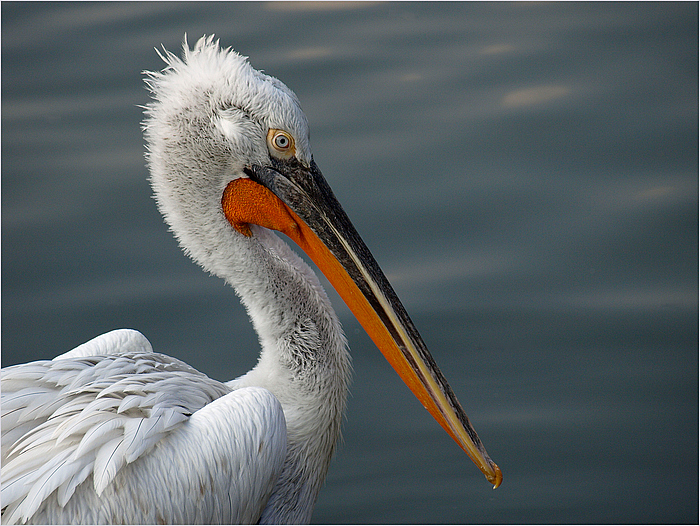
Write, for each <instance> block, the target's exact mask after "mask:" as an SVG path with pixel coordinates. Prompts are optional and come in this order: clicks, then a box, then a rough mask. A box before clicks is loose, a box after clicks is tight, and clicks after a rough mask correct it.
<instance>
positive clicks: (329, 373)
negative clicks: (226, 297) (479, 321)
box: [2, 36, 502, 524]
mask: <svg viewBox="0 0 700 526" xmlns="http://www.w3.org/2000/svg"><path fill="white" fill-rule="evenodd" d="M160 55H161V57H162V58H163V60H164V61H165V63H166V67H165V68H164V69H163V70H162V71H159V72H146V83H147V86H148V88H149V90H150V92H151V95H152V101H151V102H150V103H149V104H148V105H147V106H146V107H145V119H144V124H143V129H144V136H145V141H146V145H147V153H146V157H147V162H148V166H149V170H150V182H151V185H152V188H153V192H154V195H155V199H156V202H157V205H158V208H159V210H160V212H161V213H162V214H163V216H164V218H165V221H166V222H167V223H168V225H169V226H170V229H171V230H172V231H173V233H174V235H175V236H176V238H177V239H178V241H179V243H180V245H181V246H182V248H183V249H184V251H185V253H186V254H188V255H189V256H190V257H191V258H192V259H193V260H194V261H195V262H197V263H198V264H199V265H200V266H201V267H202V268H203V269H204V270H206V271H208V272H210V273H212V274H215V275H217V276H219V277H221V278H223V279H224V280H225V281H226V282H227V283H228V284H229V285H230V286H231V287H233V288H234V290H235V291H236V293H237V294H238V296H239V297H240V299H241V301H242V303H243V304H244V306H245V308H246V310H247V312H248V314H249V316H250V319H251V321H252V323H253V325H254V327H255V330H256V332H257V334H258V337H259V340H260V345H261V352H260V358H259V361H258V363H257V364H256V366H255V367H254V368H253V369H252V370H251V371H250V372H248V373H246V374H244V375H243V376H241V377H239V378H237V379H235V380H232V381H230V382H226V383H222V382H218V381H215V380H213V379H210V378H208V377H207V376H206V375H204V374H202V373H200V372H198V371H196V370H195V369H193V368H192V367H190V366H189V365H187V364H185V363H183V362H181V361H180V360H177V359H175V358H171V357H169V356H166V355H164V354H159V353H156V352H154V351H153V349H152V348H151V344H150V343H149V342H148V340H147V339H146V338H145V337H144V336H143V335H141V333H139V332H137V331H134V330H127V329H121V330H116V331H112V332H109V333H106V334H104V335H102V336H98V337H97V338H95V339H93V340H91V341H88V342H87V343H85V344H83V345H80V346H79V347H77V348H75V349H73V350H71V351H69V352H67V353H65V354H62V355H60V356H57V357H56V358H54V359H53V360H46V361H37V362H32V363H27V364H22V365H16V366H11V367H7V368H5V369H3V371H2V507H3V508H2V521H3V522H4V523H8V524H10V523H62V524H70V523H92V524H105V523H131V524H144V523H146V524H166V523H167V524H177V523H179V524H185V523H189V524H192V523H197V524H202V523H227V524H232V523H258V522H259V523H306V522H309V521H310V519H311V514H312V512H313V508H314V505H315V502H316V499H317V496H318V493H319V490H320V488H321V485H322V483H323V481H324V480H325V477H326V473H327V471H328V466H329V462H330V459H331V456H332V454H333V450H334V447H335V444H336V442H337V440H338V437H339V435H340V430H341V420H342V417H343V414H344V411H345V406H346V397H347V393H348V388H349V381H350V375H351V366H350V355H349V352H348V349H347V344H346V340H345V337H344V335H343V332H342V329H341V326H340V323H339V321H338V318H337V316H336V314H335V313H334V311H333V308H332V306H331V303H330V301H329V299H328V297H327V296H326V293H325V292H324V290H323V288H322V287H321V284H320V282H319V280H318V278H317V276H316V275H315V274H314V272H313V271H312V270H311V268H310V267H309V266H308V265H307V264H306V263H305V262H304V261H303V260H302V259H301V258H300V257H299V256H298V255H297V254H295V253H294V252H293V250H292V249H291V248H290V246H289V245H288V244H287V243H286V242H285V241H283V238H281V237H279V236H278V234H276V233H275V232H274V231H277V232H281V233H283V234H285V235H286V237H288V238H289V239H291V240H292V241H294V242H295V243H296V245H298V246H299V247H300V248H301V249H302V250H303V251H304V252H306V254H307V255H308V256H309V257H310V258H311V259H312V260H313V261H314V263H315V264H316V266H317V267H318V268H319V269H320V270H321V271H322V272H323V273H324V274H325V276H326V277H327V278H328V280H329V281H330V283H331V284H332V286H333V287H334V288H335V289H336V290H337V291H338V293H339V295H340V296H341V298H342V299H343V300H344V301H345V302H346V303H347V305H348V306H349V308H350V309H351V311H352V312H353V314H354V315H355V316H356V317H357V319H358V321H359V322H360V323H361V325H362V326H363V327H364V329H365V330H366V331H367V333H368V334H369V335H370V337H371V338H372V340H373V341H374V343H375V344H376V345H377V347H378V348H379V349H380V351H381V352H382V353H383V354H384V356H385V357H386V358H387V360H388V361H389V363H390V364H391V365H392V366H393V368H394V369H395V370H396V372H397V373H398V374H399V376H400V377H401V378H402V380H403V381H404V382H405V383H406V384H407V386H408V387H409V388H410V389H411V391H412V392H413V393H414V395H415V396H416V397H417V398H418V400H419V401H420V402H421V404H423V406H424V407H425V408H426V409H427V410H428V411H429V412H430V414H432V416H433V417H434V418H435V420H437V422H438V423H439V424H440V425H441V426H442V427H443V428H444V429H445V431H447V433H448V434H449V435H450V436H451V437H452V438H453V439H454V440H455V441H456V442H457V444H458V445H459V446H460V447H461V448H462V449H463V450H464V451H465V452H466V453H467V455H469V457H470V458H471V459H472V461H473V462H474V463H475V464H476V465H477V467H478V468H479V469H480V470H481V471H482V472H483V474H484V475H485V476H486V478H487V479H488V480H489V481H490V482H491V483H492V484H493V485H494V487H498V485H499V484H500V483H501V480H502V475H501V471H500V469H499V468H498V466H497V465H496V464H495V463H494V462H493V461H492V460H491V459H490V458H489V456H488V454H487V453H486V450H485V448H484V446H483V445H482V443H481V441H480V440H479V437H478V436H477V434H476V432H475V431H474V429H473V427H472V425H471V423H470V422H469V419H468V418H467V416H466V414H465V412H464V410H463V409H462V407H461V406H460V404H459V402H458V401H457V398H456V397H455V395H454V393H453V391H452V389H451V388H450V386H449V385H448V383H447V381H446V380H445V378H444V376H443V375H442V373H441V372H440V370H439V369H438V367H437V365H436V364H435V362H434V360H433V358H432V357H431V355H430V353H429V352H428V350H427V348H426V346H425V344H424V343H423V340H422V339H421V337H420V335H419V334H418V332H417V330H416V328H415V327H414V325H413V323H412V322H411V320H410V318H409V317H408V314H407V313H406V310H405V309H404V307H403V306H402V304H401V303H400V301H399V300H398V298H397V296H396V294H395V293H394V291H393V290H392V288H391V286H390V285H389V282H388V281H387V279H386V278H385V276H384V274H383V273H382V271H381V269H380V268H379V266H378V265H377V263H376V262H375V260H374V258H373V257H372V255H371V254H370V252H369V250H368V249H367V247H366V246H365V244H364V243H363V241H362V239H361V238H360V236H359V235H358V234H357V232H356V230H355V229H354V227H353V225H352V224H351V223H350V220H349V219H348V217H347V216H346V214H345V213H344V212H343V209H342V208H341V206H340V204H339V203H338V201H337V200H336V198H335V196H334V195H333V192H332V191H331V189H330V187H329V186H328V184H327V183H326V181H325V179H324V178H323V176H322V174H321V172H320V170H319V168H318V167H317V166H316V163H315V162H314V159H313V156H312V155H311V147H310V144H309V127H308V123H307V119H306V117H305V115H304V113H303V112H302V110H301V106H300V102H299V100H298V99H297V97H296V95H295V94H294V93H293V92H292V91H291V90H290V89H289V88H288V87H287V86H286V85H284V84H283V83H282V82H280V81H279V80H277V79H276V78H273V77H270V76H268V75H265V74H263V73H261V72H259V71H257V70H255V69H253V68H252V66H251V65H250V64H249V62H248V59H247V58H246V57H243V56H241V55H239V54H237V53H236V52H235V51H233V50H231V49H230V48H222V47H221V46H220V45H219V41H218V40H215V38H214V37H213V36H205V37H202V38H201V39H200V40H199V41H198V42H197V43H196V45H195V46H194V48H193V49H190V48H189V46H188V44H187V39H186V38H185V40H184V44H183V53H182V58H179V57H177V56H175V55H174V54H172V53H170V52H168V51H167V50H165V49H164V51H163V52H162V53H160Z"/></svg>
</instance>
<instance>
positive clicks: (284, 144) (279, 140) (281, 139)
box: [275, 135, 289, 148]
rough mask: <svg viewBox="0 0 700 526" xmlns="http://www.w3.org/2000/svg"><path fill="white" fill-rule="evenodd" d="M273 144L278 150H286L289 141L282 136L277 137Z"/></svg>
mask: <svg viewBox="0 0 700 526" xmlns="http://www.w3.org/2000/svg"><path fill="white" fill-rule="evenodd" d="M275 142H276V143H277V146H279V147H280V148H286V147H287V146H288V145H289V140H288V139H287V138H286V137H285V136H284V135H278V136H277V138H276V139H275Z"/></svg>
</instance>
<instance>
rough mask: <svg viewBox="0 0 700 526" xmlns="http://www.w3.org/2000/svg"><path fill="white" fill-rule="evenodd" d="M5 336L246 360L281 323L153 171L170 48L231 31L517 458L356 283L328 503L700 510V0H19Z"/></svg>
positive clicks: (482, 517) (8, 97)
mask: <svg viewBox="0 0 700 526" xmlns="http://www.w3.org/2000/svg"><path fill="white" fill-rule="evenodd" d="M1 9H2V362H3V365H5V366H6V365H10V364H13V363H18V362H24V361H29V360H34V359H40V358H50V357H53V356H54V355H56V354H58V353H61V352H64V351H66V350H68V349H71V348H72V347H74V346H75V345H77V344H79V343H81V342H83V341H86V340H87V339H89V338H91V337H93V336H95V335H97V334H100V333H102V332H105V331H107V330H110V329H114V328H118V327H133V328H137V329H139V330H141V331H142V332H143V333H144V334H145V335H146V336H147V337H148V338H149V339H150V340H151V342H152V343H153V346H154V347H155V349H156V350H158V351H160V352H165V353H168V354H171V355H173V356H177V357H178V358H181V359H183V360H185V361H187V362H189V363H190V364H192V365H193V366H195V367H197V368H199V369H200V370H202V371H204V372H206V373H207V374H209V375H210V376H212V377H215V378H217V379H220V380H226V379H230V378H233V377H235V376H238V375H239V374H241V373H243V372H245V371H247V370H248V369H250V368H251V367H252V366H253V365H254V364H255V362H256V358H257V341H256V337H255V334H254V333H253V331H252V329H251V327H250V324H249V322H248V320H247V318H246V316H245V313H244V311H243V309H242V308H241V307H240V306H239V304H238V301H237V299H236V297H235V295H234V294H233V292H232V291H230V290H229V289H227V288H226V287H225V286H224V285H223V283H222V282H221V281H220V280H218V279H216V278H212V277H208V276H207V275H205V274H204V273H203V272H201V271H200V270H199V269H198V268H197V267H196V266H195V265H194V264H192V263H191V262H190V261H189V260H188V259H186V258H185V257H184V256H183V255H182V254H181V252H180V250H179V248H178V247H177V245H176V243H175V241H174V240H173V238H172V236H171V235H170V233H168V232H167V230H166V227H165V225H164V224H163V222H162V220H161V218H160V217H159V215H158V213H157V211H156V208H155V205H154V203H153V201H152V199H151V197H150V194H151V192H150V189H149V187H148V185H147V181H146V177H147V173H146V169H145V167H144V160H143V145H142V137H141V131H140V127H139V122H140V120H141V110H140V108H139V107H138V105H140V104H144V103H145V102H146V101H147V93H146V91H145V90H144V88H143V85H142V75H141V71H142V70H145V69H150V70H153V69H159V68H161V67H162V63H161V62H160V59H159V58H158V56H157V55H156V53H155V52H154V50H153V48H154V47H156V46H160V44H164V45H165V46H166V47H167V48H168V49H170V50H173V51H176V50H178V48H179V47H180V43H181V40H182V37H183V34H184V33H187V34H188V35H189V38H190V43H193V42H194V41H195V40H196V38H198V37H199V36H201V35H202V34H205V33H216V34H217V35H218V36H219V37H220V38H221V41H222V43H223V44H225V45H227V46H228V45H230V46H233V47H234V48H235V49H237V50H238V51H240V52H241V53H243V54H244V55H248V56H250V57H251V62H252V64H253V65H254V66H255V67H256V68H259V69H264V70H265V71H266V72H268V73H269V74H271V75H274V76H277V77H279V78H280V79H282V80H283V81H284V82H285V83H286V84H288V85H289V86H290V87H291V88H292V89H293V90H295V91H296V93H297V94H298V96H299V98H300V99H301V101H302V105H303V107H304V109H305V111H306V113H307V115H308V117H309V121H310V123H311V126H312V141H313V147H314V153H315V158H316V161H317V163H318V164H319V166H320V167H321V169H322V170H323V172H324V173H325V175H326V177H327V179H328V180H329V182H330V184H331V186H333V188H334V190H335V192H336V195H337V196H338V198H339V199H340V201H341V202H342V203H343V205H344V207H345V209H346V211H347V212H348V214H349V215H350V217H351V218H352V219H353V221H354V223H355V225H356V227H357V228H358V230H359V231H360V233H361V234H362V235H363V237H364V239H365V241H366V242H367V244H368V245H369V247H370V248H371V249H372V250H373V252H374V254H375V256H376V258H377V260H378V261H379V262H380V264H381V265H382V267H383V269H384V270H385V272H386V273H387V275H388V277H389V279H390V281H391V282H392V283H393V284H394V287H395V288H396V290H397V292H398V294H399V296H400V297H401V298H402V300H403V302H404V304H405V305H406V307H407V309H408V311H409V312H410V313H411V315H412V317H413V318H414V321H415V322H416V325H417V326H418V328H419V329H420V331H421V333H422V335H423V337H424V339H425V340H426V342H427V343H428V346H429V348H430V349H431V351H432V353H433V354H434V356H435V358H436V360H437V362H438V363H439V364H440V365H441V367H442V369H443V371H444V372H445V374H446V376H447V377H448V379H449V380H450V383H451V384H452V386H453V387H454V389H455V391H456V393H457V394H458V396H459V397H460V399H461V401H462V404H463V405H464V406H465V408H466V409H467V413H468V414H469V416H470V417H471V419H472V421H473V422H474V425H475V427H476V429H477V431H478V432H479V434H480V436H481V438H482V439H483V441H484V443H485V444H486V447H487V449H488V451H489V453H490V454H491V456H492V457H493V458H494V460H495V461H496V462H498V464H499V465H500V466H501V468H502V469H503V472H504V483H503V486H502V487H501V488H500V489H498V490H497V491H493V490H491V488H490V486H489V485H488V483H487V482H486V481H485V480H484V479H483V477H482V476H481V474H480V473H479V472H478V471H477V470H476V468H474V466H473V465H472V464H471V462H470V461H469V460H468V459H467V458H466V456H465V455H464V454H463V453H462V452H461V451H460V450H459V449H458V448H457V446H456V445H455V444H454V443H453V442H452V441H451V439H450V438H449V437H448V436H447V435H446V434H445V433H444V432H443V431H442V430H441V429H440V428H439V426H438V425H437V424H436V423H435V422H434V421H433V420H432V419H431V417H430V416H429V415H428V414H427V413H426V412H425V411H424V410H423V409H422V408H421V407H420V405H419V404H418V402H416V400H415V399H414V398H413V397H412V395H411V394H410V393H409V391H408V390H407V389H406V387H405V386H404V385H403V384H402V383H401V381H400V380H399V379H398V377H397V376H396V375H395V374H394V373H393V371H392V370H391V369H390V367H389V366H388V364H387V363H386V362H385V361H384V359H383V358H382V357H381V355H380V354H379V353H378V352H377V351H376V349H375V348H374V347H373V345H372V344H371V342H370V341H369V339H368V338H367V336H366V335H365V334H364V333H363V332H362V330H361V329H360V328H359V325H358V324H357V322H356V321H355V320H354V318H353V317H352V316H351V315H350V313H349V311H348V310H347V308H346V307H345V306H344V305H343V304H342V303H341V302H340V301H335V300H336V299H337V297H336V296H332V297H333V299H334V301H335V304H336V305H337V310H338V312H339V315H340V316H341V320H342V322H343V324H344V327H345V330H346V332H347V335H348V338H349V341H350V346H351V349H352V353H353V357H354V366H355V381H354V385H353V389H352V397H351V399H350V405H349V412H348V416H347V421H346V423H345V428H344V429H345V430H344V441H343V443H342V445H341V446H340V448H339V451H338V453H337V455H336V458H335V460H334V462H333V465H332V467H331V471H330V475H329V477H328V481H327V484H326V486H325V488H324V489H323V491H322V493H321V496H320V499H319V502H318V506H317V509H316V513H315V516H314V520H315V522H317V523H367V522H371V523H386V522H391V523H464V522H468V523H533V522H534V523H581V522H584V523H599V522H602V523H618V522H623V523H630V522H632V523H639V522H641V523H657V522H663V523H668V522H690V523H697V521H698V4H697V3H682V4H679V3H621V4H617V3H562V4H559V3H523V4H520V3H516V4H513V3H497V4H492V3H458V4H454V3H447V4H445V3H430V4H424V3H389V4H383V3H332V4H296V3H281V4H280V3H267V4H258V3H245V4H238V3H211V4H209V3H207V4H202V3H177V4H172V3H149V4H142V3H128V4H125V3H98V4H86V3H80V4H72V3H57V4H42V3H27V4H15V3H9V2H3V3H2V7H1Z"/></svg>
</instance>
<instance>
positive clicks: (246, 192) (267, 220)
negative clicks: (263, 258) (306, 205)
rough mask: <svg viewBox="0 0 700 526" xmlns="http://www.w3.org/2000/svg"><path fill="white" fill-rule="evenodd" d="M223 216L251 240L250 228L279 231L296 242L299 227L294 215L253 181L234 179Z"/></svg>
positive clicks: (225, 197) (225, 196)
mask: <svg viewBox="0 0 700 526" xmlns="http://www.w3.org/2000/svg"><path fill="white" fill-rule="evenodd" d="M221 206H222V208H223V210H224V215H225V216H226V219H228V222H229V223H231V226H232V227H233V228H235V229H236V230H238V231H239V232H240V233H241V234H243V235H244V236H248V237H250V236H252V235H253V234H252V232H251V231H250V225H251V224H253V225H260V226H262V227H265V228H269V229H271V230H277V231H279V232H282V233H284V234H286V235H288V236H289V237H290V238H292V239H295V240H296V238H297V237H298V235H295V231H296V230H297V229H298V225H297V223H296V221H295V219H294V218H293V217H292V216H291V214H292V212H291V210H289V208H287V205H285V204H284V203H283V202H282V201H281V200H280V199H279V198H278V197H277V196H276V195H275V194H273V193H272V192H271V191H270V190H268V189H267V188H265V187H264V186H262V185H260V184H258V183H256V182H255V181H252V180H251V179H246V178H241V179H234V180H233V181H231V182H230V183H229V184H228V185H227V186H226V190H224V194H223V196H222V197H221Z"/></svg>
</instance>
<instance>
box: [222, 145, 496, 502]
mask: <svg viewBox="0 0 700 526" xmlns="http://www.w3.org/2000/svg"><path fill="white" fill-rule="evenodd" d="M271 163H272V166H270V167H261V166H257V165H255V166H252V167H250V168H246V169H245V172H246V175H247V176H248V178H245V177H244V178H240V179H235V180H233V181H231V182H230V183H229V184H228V186H227V187H226V190H225V191H224V194H223V196H222V207H223V211H224V214H225V215H226V218H227V219H228V221H229V222H230V223H231V225H232V226H233V227H234V228H235V229H236V230H238V231H239V232H241V233H242V234H244V235H247V236H250V235H252V233H251V231H250V227H249V226H248V225H250V224H256V225H260V226H262V227H265V228H270V229H273V230H277V231H280V232H282V233H284V234H286V235H287V236H288V237H289V238H290V239H292V240H293V241H294V242H295V243H296V244H297V245H299V247H301V249H302V250H304V252H306V254H307V255H308V256H309V257H310V258H311V259H312V260H313V262H314V263H315V264H316V266H317V267H318V268H319V269H320V270H321V272H323V274H324V275H325V276H326V278H328V281H330V283H331V284H332V285H333V287H334V288H335V290H336V291H337V292H338V294H339V295H340V297H341V298H342V299H343V301H345V303H346V304H347V305H348V307H349V308H350V310H351V311H352V312H353V314H354V315H355V317H356V318H357V320H358V321H359V322H360V324H361V325H362V326H363V327H364V329H365V330H366V331H367V334H368V335H369V336H370V338H372V340H373V341H374V343H375V344H376V345H377V347H378V348H379V350H380V351H381V352H382V354H384V356H385V357H386V359H387V360H388V361H389V363H390V364H391V366H392V367H393V368H394V370H395V371H396V372H397V373H398V374H399V376H400V377H401V379H402V380H403V381H404V382H405V383H406V385H407V386H408V387H409V388H410V389H411V391H412V392H413V394H414V395H415V396H416V397H417V398H418V400H420V402H421V403H422V404H423V406H424V407H425V408H426V409H427V410H428V411H429V412H430V414H431V415H433V418H435V420H437V422H438V423H439V424H440V425H441V426H442V427H443V429H445V431H447V433H448V434H449V435H450V436H451V437H452V438H453V439H454V440H455V442H457V444H459V446H460V447H461V448H462V449H463V450H464V451H465V452H466V453H467V455H469V458H471V459H472V461H473V462H474V464H476V466H477V467H478V468H479V469H480V470H481V471H482V473H483V474H484V475H485V476H486V478H487V479H488V480H489V482H491V483H492V484H493V485H494V488H497V487H498V486H500V484H501V481H502V480H503V475H502V474H501V470H500V469H499V468H498V466H497V465H496V464H495V463H494V462H493V461H492V460H491V459H490V458H489V455H488V453H486V449H485V448H484V446H483V444H482V443H481V440H480V439H479V436H478V435H477V434H476V431H475V430H474V428H473V427H472V425H471V422H470V421H469V418H468V417H467V415H466V414H465V412H464V410H463V409H462V406H461V405H460V403H459V401H458V400H457V397H456V396H455V394H454V393H453V391H452V388H451V387H450V386H449V384H448V383H447V380H445V377H444V376H443V375H442V373H441V372H440V369H439V368H438V366H437V364H436V363H435V361H434V360H433V358H432V356H431V355H430V353H429V352H428V349H427V348H426V346H425V344H424V343H423V340H422V338H421V337H420V334H418V331H417V330H416V328H415V326H414V325H413V322H412V321H411V319H410V318H409V316H408V314H407V313H406V310H405V309H404V307H403V305H402V304H401V302H400V301H399V299H398V297H397V296H396V293H395V292H394V290H393V289H392V288H391V285H390V284H389V282H388V280H387V279H386V277H385V276H384V273H383V272H382V271H381V269H380V268H379V265H378V264H377V262H376V261H375V260H374V258H373V257H372V254H371V253H370V252H369V249H368V248H367V247H366V246H365V244H364V242H363V241H362V239H361V238H360V236H359V234H358V233H357V231H356V230H355V228H354V227H353V225H352V223H351V222H350V220H349V219H348V217H347V215H346V214H345V212H344V211H343V209H342V207H341V206H340V204H339V203H338V201H337V199H336V198H335V196H334V195H333V192H332V191H331V189H330V187H329V186H328V183H326V180H325V179H324V178H323V176H322V174H321V172H320V171H319V170H318V167H317V166H316V164H315V163H314V162H313V161H312V162H311V165H310V166H308V167H306V166H303V165H302V164H301V163H300V162H299V161H297V160H296V159H291V160H287V161H280V160H276V159H273V160H272V161H271Z"/></svg>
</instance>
